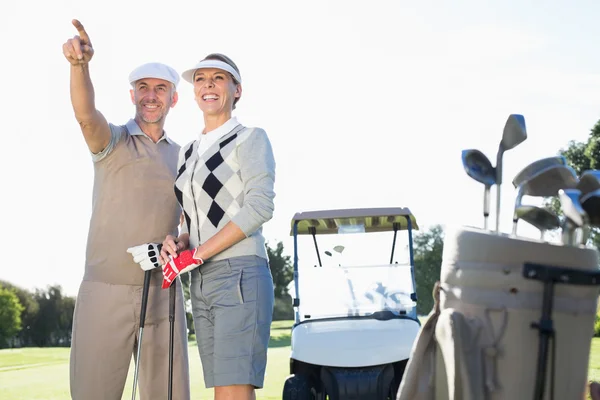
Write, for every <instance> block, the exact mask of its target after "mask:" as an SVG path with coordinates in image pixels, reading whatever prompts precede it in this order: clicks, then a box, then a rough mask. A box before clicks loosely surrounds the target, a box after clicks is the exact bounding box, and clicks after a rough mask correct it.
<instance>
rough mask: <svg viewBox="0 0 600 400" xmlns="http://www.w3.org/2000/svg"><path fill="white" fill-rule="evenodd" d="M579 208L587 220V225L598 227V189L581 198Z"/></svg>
mask: <svg viewBox="0 0 600 400" xmlns="http://www.w3.org/2000/svg"><path fill="white" fill-rule="evenodd" d="M580 202H581V206H582V208H583V209H584V210H585V212H586V213H587V215H588V218H589V224H590V225H592V226H595V227H600V189H597V190H594V191H592V192H589V193H587V194H585V195H584V196H582V197H581V199H580Z"/></svg>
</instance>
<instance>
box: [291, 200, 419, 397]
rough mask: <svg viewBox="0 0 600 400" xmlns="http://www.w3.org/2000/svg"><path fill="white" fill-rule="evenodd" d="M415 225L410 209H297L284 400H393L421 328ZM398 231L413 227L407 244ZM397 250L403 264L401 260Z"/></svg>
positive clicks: (294, 222)
mask: <svg viewBox="0 0 600 400" xmlns="http://www.w3.org/2000/svg"><path fill="white" fill-rule="evenodd" d="M417 229H418V225H417V221H416V219H415V217H414V216H413V215H412V214H411V212H410V210H409V209H408V208H367V209H343V210H323V211H311V212H300V213H297V214H296V215H294V218H293V220H292V230H291V235H292V236H293V237H294V280H293V281H292V282H291V283H290V285H289V286H288V289H289V292H290V295H291V296H292V299H293V306H294V313H295V322H294V325H293V327H292V334H291V336H292V337H291V342H292V343H291V357H290V374H291V375H290V376H289V377H288V378H287V380H286V381H285V384H284V388H283V400H292V399H294V400H305V399H306V400H308V399H314V400H326V399H329V400H345V399H348V400H350V399H361V400H371V399H372V400H387V399H390V400H393V399H395V398H396V393H397V391H398V387H399V385H400V380H401V379H402V375H403V373H404V368H405V367H406V363H407V362H408V358H409V355H410V351H411V349H412V346H413V342H414V340H415V338H416V337H417V334H418V331H419V329H420V323H419V320H418V319H417V297H416V289H415V277H414V267H413V243H412V231H413V230H417ZM398 231H406V232H407V233H408V235H407V236H408V238H407V239H408V241H407V242H408V243H407V246H406V247H404V248H400V247H399V246H396V239H397V236H398ZM390 233H392V234H390ZM317 236H319V241H317ZM311 239H312V240H311ZM311 241H312V242H313V243H310V242H311ZM307 242H308V243H307ZM302 244H306V245H307V246H305V247H306V248H305V247H303V246H302ZM313 244H314V250H310V248H312V247H313ZM319 244H321V246H322V247H321V249H326V250H325V251H323V253H321V250H320V249H319ZM390 247H391V255H390V254H389V250H390ZM307 248H308V249H307ZM397 249H398V250H397ZM330 250H333V252H332V251H330ZM395 252H396V257H395ZM398 253H403V255H404V258H406V260H405V262H398V261H395V260H396V259H398V258H399V255H398ZM315 256H316V257H315ZM311 258H312V260H314V261H313V262H311V261H312V260H311ZM299 260H302V263H301V265H300V264H299Z"/></svg>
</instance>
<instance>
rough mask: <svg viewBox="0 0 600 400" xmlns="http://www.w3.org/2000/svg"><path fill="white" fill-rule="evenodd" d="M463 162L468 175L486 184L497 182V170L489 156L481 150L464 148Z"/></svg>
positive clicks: (490, 184)
mask: <svg viewBox="0 0 600 400" xmlns="http://www.w3.org/2000/svg"><path fill="white" fill-rule="evenodd" d="M462 163H463V167H464V169H465V172H466V173H467V175H469V176H470V177H471V178H473V179H474V180H476V181H477V182H480V183H483V184H484V185H486V186H492V185H494V184H495V183H496V171H495V169H494V167H493V166H492V163H491V161H490V160H489V158H487V156H486V155H485V154H483V153H482V152H481V151H479V150H477V149H467V150H463V151H462Z"/></svg>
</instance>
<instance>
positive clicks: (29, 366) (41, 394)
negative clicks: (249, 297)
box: [0, 321, 292, 400]
mask: <svg viewBox="0 0 600 400" xmlns="http://www.w3.org/2000/svg"><path fill="white" fill-rule="evenodd" d="M291 326H292V321H275V322H274V323H273V325H272V327H271V341H270V345H269V354H268V363H267V374H266V377H265V388H264V389H261V390H258V391H257V392H256V394H257V396H256V398H257V399H265V400H274V399H281V391H282V388H283V382H284V380H285V378H286V377H287V375H288V374H289V357H290V328H291ZM189 354H190V376H191V391H192V399H194V400H200V399H203V400H204V399H212V390H207V389H205V388H204V381H203V379H202V366H201V364H200V356H199V355H198V349H197V347H196V343H195V342H194V343H192V342H190V347H189ZM133 368H134V367H133V363H132V364H131V367H130V368H129V376H128V378H127V383H126V384H125V391H124V393H123V397H122V399H131V389H132V387H131V385H132V384H133ZM0 399H2V400H24V399H27V400H69V399H70V396H69V349H68V348H25V349H14V350H12V349H11V350H0ZM138 399H139V394H138Z"/></svg>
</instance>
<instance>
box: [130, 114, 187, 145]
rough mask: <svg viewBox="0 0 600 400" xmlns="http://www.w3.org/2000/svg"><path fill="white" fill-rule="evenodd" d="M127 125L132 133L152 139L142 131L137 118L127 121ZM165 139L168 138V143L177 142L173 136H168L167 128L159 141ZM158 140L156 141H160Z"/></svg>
mask: <svg viewBox="0 0 600 400" xmlns="http://www.w3.org/2000/svg"><path fill="white" fill-rule="evenodd" d="M125 126H126V127H127V130H128V131H129V134H130V135H138V136H139V135H141V136H146V137H147V138H148V139H150V140H152V139H151V138H150V136H148V135H146V134H145V133H144V131H142V128H140V126H139V125H138V124H137V122H135V119H133V118H132V119H130V120H129V121H127V123H126V124H125ZM163 139H164V140H166V141H167V143H169V144H173V143H175V142H173V141H172V140H171V138H169V136H167V132H166V131H165V130H163V135H162V137H161V138H160V139H158V142H160V141H161V140H163ZM158 142H156V143H158Z"/></svg>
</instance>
